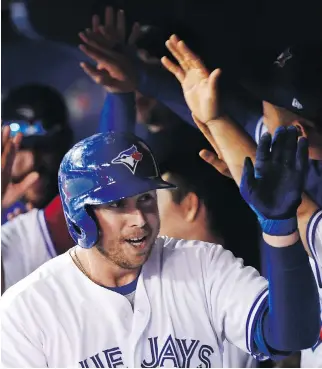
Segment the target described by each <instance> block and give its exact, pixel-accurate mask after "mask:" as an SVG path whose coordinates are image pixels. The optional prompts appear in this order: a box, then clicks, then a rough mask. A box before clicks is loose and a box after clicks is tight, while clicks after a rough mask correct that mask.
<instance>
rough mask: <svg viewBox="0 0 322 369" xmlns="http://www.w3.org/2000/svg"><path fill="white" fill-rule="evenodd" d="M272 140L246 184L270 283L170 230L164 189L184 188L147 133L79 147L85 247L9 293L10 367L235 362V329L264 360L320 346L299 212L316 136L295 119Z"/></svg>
mask: <svg viewBox="0 0 322 369" xmlns="http://www.w3.org/2000/svg"><path fill="white" fill-rule="evenodd" d="M285 145H286V147H289V148H292V149H291V150H285V151H284V150H283V148H284V146H285ZM270 148H271V136H270V135H269V134H266V135H264V136H263V137H262V139H261V141H260V144H259V146H258V150H257V159H256V171H255V172H254V167H253V166H252V163H251V161H250V159H249V158H246V160H245V168H244V174H243V178H242V185H241V194H242V196H243V197H244V199H245V200H246V201H247V202H248V204H249V205H250V206H251V208H252V209H253V210H254V212H255V213H256V215H257V216H258V219H259V221H260V223H261V226H262V229H263V237H264V240H265V242H266V247H267V253H268V255H269V260H270V275H269V283H268V282H267V281H266V280H265V279H264V278H262V277H260V276H259V274H258V273H257V271H256V270H254V269H253V268H250V267H244V266H243V265H242V262H241V261H240V260H238V259H235V258H234V256H233V255H232V254H231V253H230V252H229V251H226V250H224V249H223V248H222V247H221V246H219V245H216V244H209V243H204V242H201V241H185V240H176V239H171V238H167V237H160V238H157V235H158V232H159V216H158V209H157V203H156V194H155V190H156V189H162V188H171V187H172V185H170V184H169V183H167V182H165V181H163V180H162V179H161V178H160V173H159V171H158V167H157V165H156V162H155V160H154V157H153V155H152V153H151V152H150V150H149V148H148V147H147V146H146V144H145V143H144V142H142V141H141V140H140V139H138V138H137V137H135V136H132V135H128V134H116V133H113V132H109V133H105V134H103V133H101V134H97V135H94V136H91V137H89V138H87V139H85V140H83V141H81V142H79V143H78V144H76V145H75V146H74V147H73V148H72V149H71V150H70V151H69V152H68V153H67V154H66V156H65V157H64V159H63V161H62V164H61V167H60V171H59V188H60V193H61V198H62V203H63V207H64V212H65V217H66V221H67V225H68V228H69V231H70V233H71V235H72V237H73V239H74V240H75V242H76V243H77V246H76V247H75V248H72V249H70V250H69V251H68V252H67V253H65V254H63V255H61V256H58V257H56V258H55V259H53V260H51V261H49V262H47V263H46V264H44V265H43V266H42V267H40V268H39V269H38V270H36V271H35V272H34V273H32V274H31V275H29V276H28V277H27V278H25V279H24V280H22V281H20V282H18V283H17V284H16V285H15V286H13V287H11V288H9V289H8V290H7V291H6V292H5V294H4V295H3V297H2V299H1V320H2V332H1V334H2V355H1V359H2V365H3V366H4V367H71V366H78V367H106V366H107V367H116V366H131V367H138V366H142V367H156V366H171V367H172V366H177V367H179V366H181V367H214V366H215V367H221V366H222V349H223V348H222V344H223V341H224V339H227V340H228V341H229V342H231V343H233V344H234V345H236V346H238V347H239V348H241V349H242V350H244V351H245V352H249V353H252V354H253V355H254V356H255V357H256V358H258V359H264V358H265V357H267V356H270V357H275V356H284V355H286V354H287V352H290V351H293V350H299V349H303V348H307V347H310V346H312V345H313V344H314V342H315V341H316V339H317V336H318V331H319V302H318V295H317V290H316V284H315V281H314V277H313V275H312V270H311V267H310V265H309V262H308V257H307V254H306V253H305V252H304V250H303V246H302V244H301V242H300V239H299V235H298V231H297V222H296V210H297V207H298V206H299V204H300V202H301V193H302V190H303V177H304V175H305V167H306V165H307V143H306V139H304V138H301V139H300V140H299V142H298V144H297V131H296V130H294V129H293V130H292V129H290V130H283V131H279V132H278V133H277V134H276V136H275V139H274V143H273V146H272V149H271V150H272V151H270ZM277 158H279V160H276V159H277ZM282 168H283V170H281V169H282ZM259 175H260V178H259ZM290 185H291V186H292V191H291V194H292V195H291V196H286V193H289V192H290ZM285 198H287V201H281V199H285ZM191 242H192V243H193V244H192V245H191ZM294 286H296V288H294ZM268 299H269V302H270V303H269V304H268Z"/></svg>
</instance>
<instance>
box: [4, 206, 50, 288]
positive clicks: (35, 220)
mask: <svg viewBox="0 0 322 369" xmlns="http://www.w3.org/2000/svg"><path fill="white" fill-rule="evenodd" d="M1 256H2V262H3V268H4V275H5V289H7V288H9V287H11V286H12V285H14V284H15V283H17V282H18V281H20V280H21V279H22V278H25V277H26V276H27V275H28V274H30V273H31V272H33V271H34V270H36V269H37V268H38V267H39V266H40V265H42V264H43V263H45V262H46V261H48V260H49V259H51V258H52V257H54V256H56V252H55V249H54V246H53V244H52V242H51V239H50V236H49V233H48V230H47V226H46V222H45V219H44V212H43V210H38V209H33V210H31V211H29V212H28V213H26V214H22V215H19V216H18V217H16V218H14V219H13V220H11V221H9V222H7V223H5V224H4V225H3V226H2V227H1Z"/></svg>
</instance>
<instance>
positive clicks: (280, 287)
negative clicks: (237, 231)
mask: <svg viewBox="0 0 322 369" xmlns="http://www.w3.org/2000/svg"><path fill="white" fill-rule="evenodd" d="M270 237H271V236H269V237H268V238H267V237H265V239H266V240H267V241H270V242H271V241H272V242H271V243H273V247H272V246H271V245H269V244H268V243H265V248H266V251H267V252H266V255H267V260H266V262H267V264H268V280H269V309H268V312H267V314H266V315H265V316H263V317H262V320H261V322H260V325H261V328H260V329H259V330H258V332H262V339H261V337H260V336H259V335H257V340H256V343H257V345H258V346H259V348H260V349H262V350H265V346H266V345H268V346H269V347H270V348H273V349H274V350H276V351H278V352H283V351H297V350H302V349H305V348H310V347H312V346H313V345H314V343H315V342H316V340H317V338H318V335H319V329H320V306H319V297H318V291H317V287H316V283H315V280H314V276H313V273H312V270H311V267H310V263H309V260H308V256H307V254H306V253H305V251H304V248H303V245H302V242H301V240H300V239H299V237H298V233H297V232H295V234H293V235H289V236H285V237H288V239H289V241H290V240H291V239H292V237H293V241H294V240H295V239H296V238H297V239H298V240H297V241H296V242H295V243H293V244H292V245H290V244H289V242H288V241H287V242H286V244H285V245H284V247H283V245H282V243H281V242H279V246H278V247H276V244H277V239H275V240H272V239H271V238H270ZM285 240H286V239H285ZM279 241H280V240H279Z"/></svg>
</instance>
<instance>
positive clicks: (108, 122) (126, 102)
mask: <svg viewBox="0 0 322 369" xmlns="http://www.w3.org/2000/svg"><path fill="white" fill-rule="evenodd" d="M135 118H136V110H135V98H134V93H133V92H130V93H115V94H114V93H108V94H107V95H106V98H105V102H104V106H103V109H102V113H101V117H100V123H99V129H98V132H107V131H117V132H132V133H133V131H134V126H135V121H136V119H135Z"/></svg>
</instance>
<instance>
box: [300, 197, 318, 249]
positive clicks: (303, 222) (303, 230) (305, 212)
mask: <svg viewBox="0 0 322 369" xmlns="http://www.w3.org/2000/svg"><path fill="white" fill-rule="evenodd" d="M318 209H319V207H318V206H317V205H316V203H315V202H314V201H312V200H311V199H310V197H309V196H308V195H306V194H305V193H303V194H302V202H301V205H300V206H299V208H298V210H297V222H298V227H299V231H300V235H301V239H302V242H303V245H304V247H305V250H306V251H307V253H308V254H309V256H312V254H311V250H310V247H309V243H308V239H307V237H308V233H307V231H308V229H307V227H308V224H309V222H310V220H311V219H312V217H313V215H314V214H315V213H316V211H317V210H318ZM321 253H322V250H321Z"/></svg>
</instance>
